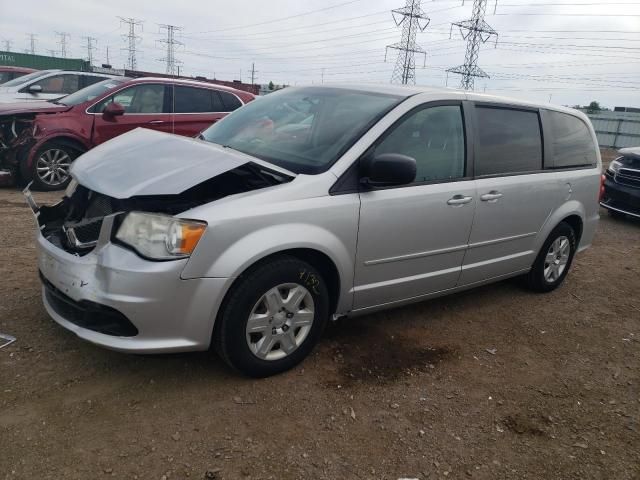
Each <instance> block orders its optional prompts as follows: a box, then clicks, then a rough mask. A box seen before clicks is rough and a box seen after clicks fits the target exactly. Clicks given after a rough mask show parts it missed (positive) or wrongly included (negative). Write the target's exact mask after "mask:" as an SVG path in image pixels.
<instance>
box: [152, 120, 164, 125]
mask: <svg viewBox="0 0 640 480" xmlns="http://www.w3.org/2000/svg"><path fill="white" fill-rule="evenodd" d="M161 123H164V120H151V121H150V122H149V125H159V124H161Z"/></svg>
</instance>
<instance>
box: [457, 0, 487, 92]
mask: <svg viewBox="0 0 640 480" xmlns="http://www.w3.org/2000/svg"><path fill="white" fill-rule="evenodd" d="M463 4H464V0H463ZM496 5H497V0H496ZM486 9H487V0H474V1H473V16H472V18H471V20H464V21H461V22H455V23H452V24H451V29H452V30H453V27H458V28H459V29H460V33H461V34H462V38H464V39H465V40H466V41H467V51H466V53H465V57H464V64H463V65H460V66H458V67H453V68H450V69H449V70H447V72H450V73H457V74H460V75H462V79H461V80H460V88H462V89H464V90H473V87H474V83H475V78H476V77H480V78H489V75H487V74H486V73H485V71H484V70H482V69H481V68H480V67H478V54H479V53H480V44H481V43H486V42H487V41H488V40H489V39H490V38H491V37H495V38H496V44H497V42H498V32H496V31H495V30H494V29H493V28H492V27H491V26H490V25H489V24H488V23H487V22H485V20H484V14H485V11H486Z"/></svg>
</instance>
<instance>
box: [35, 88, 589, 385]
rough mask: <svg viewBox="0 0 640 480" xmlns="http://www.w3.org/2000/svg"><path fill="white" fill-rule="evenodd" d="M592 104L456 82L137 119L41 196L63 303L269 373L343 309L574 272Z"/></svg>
mask: <svg viewBox="0 0 640 480" xmlns="http://www.w3.org/2000/svg"><path fill="white" fill-rule="evenodd" d="M600 167H601V160H600V154H599V151H598V147H597V142H596V137H595V134H594V131H593V128H592V127H591V125H590V123H589V121H588V119H587V118H586V117H585V116H584V115H583V114H582V113H580V112H578V111H576V110H571V109H567V108H561V107H554V106H551V105H546V104H545V105H537V104H533V103H527V102H521V101H518V100H512V99H506V98H500V97H494V96H490V95H481V94H475V93H469V92H456V91H452V90H435V89H425V88H417V87H396V86H353V85H350V86H332V87H326V86H322V87H302V88H293V87H290V88H287V89H284V90H282V91H279V92H276V93H273V94H271V95H269V96H267V97H265V98H263V99H261V100H260V101H259V102H252V103H250V104H248V105H246V106H244V107H243V108H241V109H239V110H237V111H236V112H234V113H232V114H231V115H229V116H228V117H226V118H225V119H223V120H222V121H220V122H218V123H216V124H215V125H213V126H212V127H210V128H209V129H207V130H205V131H204V132H203V134H202V139H201V140H196V139H189V138H183V137H177V136H173V135H169V134H163V133H158V132H152V131H147V130H135V131H133V132H130V133H127V134H125V135H122V136H120V137H118V138H116V139H114V140H111V141H109V142H106V143H105V144H103V145H100V146H98V147H97V148H95V149H93V150H91V151H89V152H88V153H86V154H85V155H83V156H81V157H80V158H79V159H78V160H77V161H76V163H75V164H74V166H73V167H72V171H71V173H72V176H73V178H74V180H73V182H72V183H71V185H70V186H69V188H68V190H67V193H66V196H65V198H64V199H63V200H62V202H61V203H59V204H57V205H53V206H46V207H41V208H38V207H37V206H36V204H35V202H34V200H33V199H32V197H31V195H30V193H29V192H28V191H26V195H27V199H28V201H29V202H30V204H31V206H32V208H33V210H34V212H36V216H37V223H38V230H37V247H38V266H39V270H40V275H41V279H42V284H43V301H44V305H45V308H46V310H47V312H48V313H49V315H50V316H51V317H52V318H53V319H54V320H55V321H56V322H58V323H59V324H60V325H62V326H63V327H65V328H67V329H69V330H71V331H73V332H74V333H76V334H77V335H78V336H79V337H81V338H83V339H86V340H88V341H90V342H93V343H96V344H99V345H102V346H105V347H107V348H111V349H114V350H120V351H125V352H136V353H152V352H175V351H187V350H205V349H208V348H209V347H210V346H214V347H215V349H216V350H217V351H218V353H219V354H220V356H221V357H222V358H223V359H224V360H225V361H226V362H227V363H228V364H229V365H231V366H232V367H234V368H236V369H237V370H239V371H240V372H243V373H244V374H247V375H251V376H257V377H260V376H267V375H271V374H275V373H278V372H282V371H284V370H286V369H288V368H291V367H293V366H294V365H296V364H297V363H299V362H300V361H301V360H302V359H303V358H304V357H306V356H307V355H308V354H309V352H310V351H311V349H312V348H313V346H314V345H315V344H316V343H317V342H318V340H319V338H320V336H321V334H322V331H323V329H324V327H325V325H326V324H327V322H328V321H329V319H331V318H333V319H335V318H339V317H350V316H355V315H362V314H366V313H369V312H374V311H377V310H381V309H386V308H392V307H395V306H399V305H404V304H407V303H411V302H416V301H421V300H425V299H429V298H434V297H437V296H441V295H445V294H449V293H454V292H458V291H461V290H465V289H468V288H472V287H475V286H478V285H483V284H486V283H490V282H495V281H498V280H502V279H505V278H509V277H515V276H522V277H523V278H524V279H525V280H526V283H527V284H528V285H529V287H530V288H531V289H533V290H535V291H538V292H549V291H551V290H554V289H555V288H557V287H558V286H559V285H560V284H561V283H562V282H563V281H564V279H565V278H566V276H567V274H568V272H569V269H570V267H571V263H572V261H573V258H574V255H575V254H576V253H577V252H580V251H582V250H584V249H585V248H587V247H588V246H589V245H590V244H591V241H592V239H593V236H594V232H595V229H596V225H597V222H598V218H599V215H598V195H599V191H600V187H601V185H600V182H601V175H600Z"/></svg>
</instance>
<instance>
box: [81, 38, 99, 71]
mask: <svg viewBox="0 0 640 480" xmlns="http://www.w3.org/2000/svg"><path fill="white" fill-rule="evenodd" d="M82 38H84V39H85V40H86V41H87V46H86V48H87V61H88V62H89V65H92V64H93V51H94V50H95V49H96V43H97V42H98V41H97V40H96V38H95V37H82Z"/></svg>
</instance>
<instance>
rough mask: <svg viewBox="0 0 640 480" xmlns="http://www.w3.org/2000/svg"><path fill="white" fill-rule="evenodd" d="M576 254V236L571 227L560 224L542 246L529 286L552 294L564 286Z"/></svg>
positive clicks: (532, 270)
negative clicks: (563, 283) (561, 285)
mask: <svg viewBox="0 0 640 480" xmlns="http://www.w3.org/2000/svg"><path fill="white" fill-rule="evenodd" d="M575 252H576V234H575V232H574V231H573V228H572V227H571V225H569V224H568V223H566V222H560V223H559V224H558V226H557V227H556V228H554V229H553V231H552V232H551V233H550V234H549V236H548V237H547V240H546V241H545V242H544V244H543V245H542V248H541V249H540V253H538V257H537V258H536V260H535V262H534V263H533V266H532V268H531V271H530V272H529V273H528V274H527V284H528V286H529V288H530V289H532V290H534V291H536V292H550V291H552V290H555V289H556V288H558V287H559V286H560V284H562V282H563V281H564V279H565V277H566V276H567V274H568V273H569V269H570V268H571V263H572V262H573V257H574V255H575Z"/></svg>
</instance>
